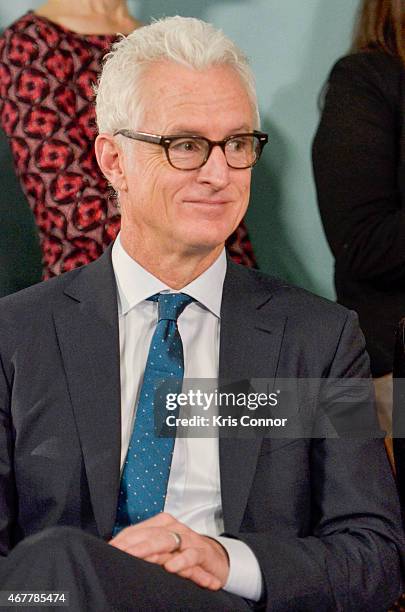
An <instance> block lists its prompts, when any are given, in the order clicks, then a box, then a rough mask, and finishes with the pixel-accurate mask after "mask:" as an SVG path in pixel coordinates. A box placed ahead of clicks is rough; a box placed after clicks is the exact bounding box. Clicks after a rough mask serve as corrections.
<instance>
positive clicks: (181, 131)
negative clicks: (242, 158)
mask: <svg viewBox="0 0 405 612" xmlns="http://www.w3.org/2000/svg"><path fill="white" fill-rule="evenodd" d="M245 132H248V133H251V132H252V128H251V127H250V126H249V125H247V124H246V123H245V124H243V125H241V126H238V127H236V128H233V129H232V130H229V132H228V134H227V135H228V136H232V135H233V134H244V133H245ZM168 135H170V136H177V135H179V136H202V137H205V138H206V136H205V134H203V133H202V131H201V130H191V129H190V128H189V127H187V128H182V127H181V126H179V127H176V128H174V129H172V130H170V134H168ZM226 137H227V136H225V138H226Z"/></svg>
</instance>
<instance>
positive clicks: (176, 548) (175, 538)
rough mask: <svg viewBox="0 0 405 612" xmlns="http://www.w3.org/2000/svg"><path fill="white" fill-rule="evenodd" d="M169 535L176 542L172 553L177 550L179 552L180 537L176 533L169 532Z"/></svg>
mask: <svg viewBox="0 0 405 612" xmlns="http://www.w3.org/2000/svg"><path fill="white" fill-rule="evenodd" d="M169 533H170V535H171V536H173V538H174V541H175V542H176V546H175V547H174V548H173V550H172V551H170V552H172V553H174V552H176V551H177V550H180V548H181V535H180V534H178V533H177V532H176V531H169Z"/></svg>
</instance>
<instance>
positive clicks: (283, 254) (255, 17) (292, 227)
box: [0, 0, 357, 298]
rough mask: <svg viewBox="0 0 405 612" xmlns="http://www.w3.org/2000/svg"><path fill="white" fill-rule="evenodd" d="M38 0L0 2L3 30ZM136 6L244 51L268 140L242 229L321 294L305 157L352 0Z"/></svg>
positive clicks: (329, 289) (273, 264) (265, 260)
mask: <svg viewBox="0 0 405 612" xmlns="http://www.w3.org/2000/svg"><path fill="white" fill-rule="evenodd" d="M41 3H42V0H41V1H40V2H38V1H35V2H34V1H32V2H27V1H26V0H19V1H16V0H15V1H14V2H13V3H12V4H11V3H8V2H1V3H0V27H4V26H5V25H7V24H8V23H10V21H12V20H13V19H14V18H16V17H17V16H19V15H21V14H22V13H23V12H24V11H26V10H28V9H29V8H32V7H35V6H38V5H39V4H41ZM129 4H130V6H131V9H132V11H133V13H134V14H135V15H136V16H137V17H138V18H140V19H142V20H144V21H145V22H148V21H149V20H150V18H151V17H161V16H164V15H173V14H181V15H186V16H195V17H200V18H203V19H206V20H207V21H211V22H212V23H214V24H215V25H216V26H218V27H221V28H222V29H223V30H224V31H225V32H226V33H227V34H228V35H229V36H231V37H232V38H233V39H234V40H235V41H236V42H237V43H238V44H239V45H240V46H241V47H242V48H243V49H244V50H245V51H246V52H247V54H248V55H249V57H250V58H251V61H252V65H253V69H254V71H255V74H256V77H257V88H258V95H259V103H260V110H261V115H262V128H263V129H264V130H266V131H268V132H269V135H270V139H269V145H268V146H267V149H266V151H265V154H264V156H263V158H262V160H261V162H260V164H259V166H257V168H255V170H254V176H253V192H252V200H251V207H250V210H249V213H248V226H249V229H250V233H251V237H252V241H253V244H254V247H255V251H256V254H257V256H258V260H259V264H260V267H261V268H262V269H264V270H266V271H269V272H273V273H276V274H278V275H280V276H282V277H284V278H286V279H288V280H291V281H293V282H295V283H296V284H298V285H301V286H303V287H306V288H307V289H310V290H312V291H314V292H316V293H319V294H321V295H325V296H327V297H332V298H333V296H334V292H333V282H332V273H333V266H332V257H331V255H330V252H329V249H328V246H327V244H326V241H325V238H324V236H323V231H322V227H321V224H320V220H319V215H318V211H317V207H316V199H315V192H314V186H313V181H312V170H311V163H310V147H311V140H312V137H313V134H314V131H315V129H316V125H317V121H318V110H317V97H318V93H319V91H320V89H321V87H322V85H323V83H324V81H325V78H326V76H327V74H328V71H329V69H330V67H331V65H332V64H333V62H334V61H335V60H336V59H337V58H338V57H339V56H340V55H342V54H344V53H345V51H346V49H347V47H348V45H349V39H350V32H351V28H352V22H353V19H354V14H355V11H356V8H357V0H339V2H336V0H205V1H201V0H183V1H180V0H148V1H147V0H132V1H131V0H130V2H129Z"/></svg>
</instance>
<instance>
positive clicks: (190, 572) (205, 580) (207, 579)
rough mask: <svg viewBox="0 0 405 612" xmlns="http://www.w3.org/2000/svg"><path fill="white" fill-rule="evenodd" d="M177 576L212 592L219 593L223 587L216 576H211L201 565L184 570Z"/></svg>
mask: <svg viewBox="0 0 405 612" xmlns="http://www.w3.org/2000/svg"><path fill="white" fill-rule="evenodd" d="M177 575H178V576H181V577H182V578H187V579H188V580H192V581H193V582H194V583H195V584H197V585H198V586H200V587H202V588H205V589H210V590H212V591H218V590H219V589H220V588H221V587H222V584H221V582H220V580H219V579H218V578H217V577H216V576H214V575H213V574H210V573H209V572H207V571H206V570H204V569H203V568H202V567H200V566H199V565H197V566H195V567H189V568H187V569H185V570H182V571H181V572H178V573H177Z"/></svg>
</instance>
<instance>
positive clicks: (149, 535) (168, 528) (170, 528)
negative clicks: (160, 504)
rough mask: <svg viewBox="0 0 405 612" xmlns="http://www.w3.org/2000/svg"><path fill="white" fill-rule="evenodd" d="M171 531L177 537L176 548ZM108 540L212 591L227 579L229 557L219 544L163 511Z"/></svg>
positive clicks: (222, 584)
mask: <svg viewBox="0 0 405 612" xmlns="http://www.w3.org/2000/svg"><path fill="white" fill-rule="evenodd" d="M173 532H174V533H177V534H179V535H180V537H181V545H180V548H178V549H176V541H175V538H174V537H173ZM109 544H111V546H115V547H116V548H119V549H120V550H122V551H124V552H126V553H128V554H130V555H133V556H134V557H138V558H139V559H143V560H144V561H149V562H150V563H157V564H158V565H161V566H162V567H163V568H164V569H165V570H166V571H167V572H170V573H173V574H178V575H179V576H182V577H183V578H188V579H189V580H192V581H193V582H195V583H196V584H198V586H200V587H203V588H206V589H210V590H212V591H217V590H219V589H221V588H222V587H223V586H224V585H225V583H226V581H227V579H228V574H229V559H228V555H227V553H226V551H225V549H224V548H223V546H221V544H219V542H217V541H216V540H213V539H212V538H209V537H208V536H203V535H200V534H198V533H196V532H195V531H193V530H192V529H190V528H189V527H187V526H186V525H184V524H183V523H180V522H179V521H177V520H176V519H175V518H174V517H173V516H171V515H170V514H168V513H166V512H161V513H160V514H157V515H156V516H153V517H152V518H150V519H148V520H146V521H143V522H142V523H138V524H137V525H131V526H130V527H127V528H126V529H123V530H122V531H121V532H120V533H119V534H118V535H117V536H115V538H113V539H112V540H110V542H109Z"/></svg>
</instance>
